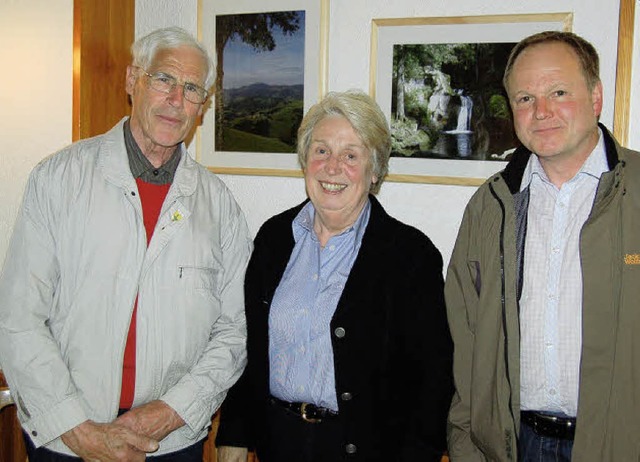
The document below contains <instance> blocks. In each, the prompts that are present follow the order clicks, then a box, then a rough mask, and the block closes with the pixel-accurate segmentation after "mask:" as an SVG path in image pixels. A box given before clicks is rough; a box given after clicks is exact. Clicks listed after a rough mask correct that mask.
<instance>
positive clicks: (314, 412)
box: [271, 396, 338, 423]
mask: <svg viewBox="0 0 640 462" xmlns="http://www.w3.org/2000/svg"><path fill="white" fill-rule="evenodd" d="M271 404H274V405H277V406H279V407H281V408H283V409H285V410H286V411H288V412H290V413H291V414H294V415H296V416H298V417H301V418H302V420H304V421H305V422H309V423H319V422H322V419H329V418H333V417H336V416H337V415H338V413H337V412H336V411H333V410H331V409H328V408H326V407H320V406H316V405H315V404H311V403H290V402H288V401H283V400H281V399H278V398H274V397H273V396H272V397H271Z"/></svg>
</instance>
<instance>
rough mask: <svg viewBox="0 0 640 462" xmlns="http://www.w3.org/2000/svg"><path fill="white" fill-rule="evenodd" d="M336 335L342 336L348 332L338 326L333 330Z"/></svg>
mask: <svg viewBox="0 0 640 462" xmlns="http://www.w3.org/2000/svg"><path fill="white" fill-rule="evenodd" d="M333 333H334V334H335V336H336V337H338V338H342V337H344V336H345V335H347V332H346V331H345V330H344V328H342V327H336V330H334V331H333Z"/></svg>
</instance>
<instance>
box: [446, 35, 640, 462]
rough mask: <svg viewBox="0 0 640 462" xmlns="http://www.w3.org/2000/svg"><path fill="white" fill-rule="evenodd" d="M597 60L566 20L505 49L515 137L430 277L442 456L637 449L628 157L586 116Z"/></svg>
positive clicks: (634, 186)
mask: <svg viewBox="0 0 640 462" xmlns="http://www.w3.org/2000/svg"><path fill="white" fill-rule="evenodd" d="M598 72H599V70H598V55H597V53H596V51H595V49H594V48H593V46H592V45H591V44H589V43H588V42H586V41H585V40H584V39H581V38H580V37H578V36H576V35H575V34H572V33H566V32H543V33H540V34H536V35H534V36H531V37H528V38H526V39H524V40H523V41H522V42H520V43H519V44H518V45H516V47H515V48H514V50H513V51H512V54H511V56H510V58H509V62H508V64H507V68H506V71H505V79H504V83H505V87H506V89H507V93H508V96H509V101H510V104H511V108H512V110H513V115H514V124H515V129H516V133H517V135H518V138H519V139H520V141H521V142H522V144H523V145H524V146H523V147H522V148H519V149H518V150H516V152H515V153H514V154H513V157H512V159H511V161H510V162H509V164H508V165H507V167H506V168H505V170H504V171H502V172H500V173H498V174H496V175H494V176H493V177H491V178H489V179H488V180H487V182H486V183H485V184H484V185H483V186H482V187H480V188H479V190H478V191H477V192H476V194H475V195H474V196H473V198H472V199H471V201H470V202H469V204H468V206H467V208H466V210H465V214H464V218H463V221H462V225H461V228H460V231H459V235H458V238H457V242H456V245H455V249H454V251H453V255H452V258H451V262H450V265H449V269H448V274H447V281H446V286H445V296H446V303H447V310H448V316H449V324H450V327H451V332H452V336H453V339H454V344H455V354H454V379H455V385H456V393H455V395H454V399H453V402H452V405H451V410H450V414H449V427H448V444H449V453H450V457H451V460H452V461H453V462H458V461H489V460H490V461H515V460H520V461H529V460H534V459H533V455H534V454H536V458H535V460H536V461H551V460H553V461H555V460H574V461H581V462H588V461H594V462H595V461H598V462H601V461H614V460H615V461H622V460H624V461H627V460H638V458H639V457H640V443H639V441H640V440H639V438H638V435H640V385H639V384H640V381H639V378H640V377H639V374H640V362H639V361H638V358H640V342H637V341H634V340H633V339H634V334H635V333H636V332H638V331H640V305H639V300H640V186H639V184H638V180H637V179H638V178H640V156H639V155H638V153H637V152H634V151H630V150H628V149H624V148H622V147H620V146H619V145H618V144H617V143H616V141H615V140H614V139H613V138H612V136H611V135H610V133H609V132H608V131H607V129H606V128H605V127H604V126H602V125H599V124H598V118H599V116H600V111H601V109H602V84H601V82H600V79H599V77H598ZM532 154H533V155H532Z"/></svg>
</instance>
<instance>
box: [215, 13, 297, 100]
mask: <svg viewBox="0 0 640 462" xmlns="http://www.w3.org/2000/svg"><path fill="white" fill-rule="evenodd" d="M297 13H298V15H299V16H300V28H299V29H298V30H297V31H296V32H295V33H294V34H293V35H288V36H285V35H283V34H282V31H281V30H280V29H279V28H273V29H272V30H271V33H272V34H273V38H274V40H275V42H276V47H275V48H274V49H273V51H263V52H258V51H256V50H255V49H254V48H253V47H251V46H249V45H247V44H246V43H244V42H242V41H241V40H240V39H239V38H237V37H236V38H234V40H230V41H229V42H228V43H227V45H226V47H225V49H224V89H225V90H227V89H231V88H239V87H244V86H247V85H251V84H253V83H266V84H268V85H302V84H303V83H304V31H305V21H304V19H305V18H304V14H305V12H304V11H298V12H297Z"/></svg>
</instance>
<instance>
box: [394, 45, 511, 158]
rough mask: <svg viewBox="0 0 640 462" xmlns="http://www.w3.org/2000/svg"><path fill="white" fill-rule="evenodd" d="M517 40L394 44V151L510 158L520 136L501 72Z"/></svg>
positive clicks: (399, 153) (400, 154)
mask: <svg viewBox="0 0 640 462" xmlns="http://www.w3.org/2000/svg"><path fill="white" fill-rule="evenodd" d="M514 45H515V43H454V44H401V45H394V47H393V79H392V82H393V83H392V85H393V88H392V92H391V94H392V97H391V127H392V156H394V157H405V158H408V157H411V158H432V159H433V158H435V159H459V160H496V161H503V160H508V158H509V155H510V154H511V153H512V152H513V150H514V148H515V147H516V146H517V144H518V141H517V138H516V136H515V133H514V131H513V123H512V117H511V112H510V109H509V102H508V100H507V97H506V93H505V91H504V88H503V85H502V76H503V74H504V69H505V66H506V63H507V59H508V57H509V53H510V52H511V49H512V48H513V46H514Z"/></svg>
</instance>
